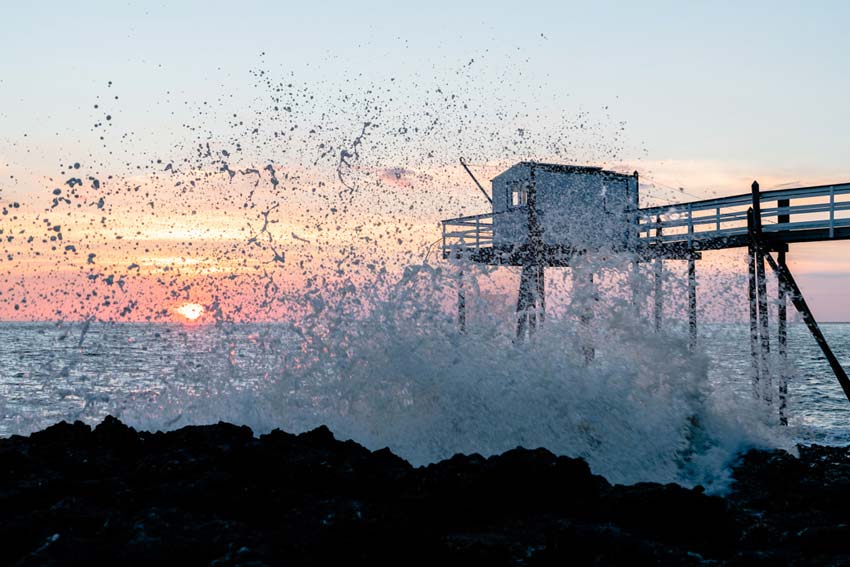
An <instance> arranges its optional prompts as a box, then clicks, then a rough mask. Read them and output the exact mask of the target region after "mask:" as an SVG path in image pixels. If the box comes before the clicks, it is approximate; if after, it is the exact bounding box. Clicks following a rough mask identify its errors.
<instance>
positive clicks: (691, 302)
mask: <svg viewBox="0 0 850 567" xmlns="http://www.w3.org/2000/svg"><path fill="white" fill-rule="evenodd" d="M688 348H690V350H691V351H693V350H696V348H697V265H696V254H695V253H694V216H693V211H692V210H691V206H690V205H688Z"/></svg>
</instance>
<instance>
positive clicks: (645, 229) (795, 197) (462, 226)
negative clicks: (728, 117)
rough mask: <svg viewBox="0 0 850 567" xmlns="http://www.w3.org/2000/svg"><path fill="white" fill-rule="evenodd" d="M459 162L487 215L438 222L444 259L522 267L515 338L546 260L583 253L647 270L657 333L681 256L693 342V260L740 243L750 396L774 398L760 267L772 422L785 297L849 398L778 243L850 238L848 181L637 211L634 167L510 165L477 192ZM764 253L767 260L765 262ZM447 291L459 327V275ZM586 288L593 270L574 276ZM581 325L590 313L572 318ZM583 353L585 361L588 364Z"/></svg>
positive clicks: (528, 316)
mask: <svg viewBox="0 0 850 567" xmlns="http://www.w3.org/2000/svg"><path fill="white" fill-rule="evenodd" d="M461 165H462V166H463V167H464V168H465V169H466V171H467V172H468V173H469V174H470V176H471V177H472V179H473V180H474V181H475V183H476V185H477V186H478V188H479V189H480V190H481V191H482V193H483V194H484V196H485V197H486V198H487V199H488V200H489V201H490V203H491V205H492V210H491V211H490V212H487V213H484V214H480V215H472V216H465V217H459V218H453V219H448V220H444V221H443V222H442V230H443V237H442V254H443V257H444V258H452V259H464V260H466V261H470V262H473V263H479V264H487V265H492V266H517V267H521V269H522V271H521V276H520V284H519V291H518V294H517V304H516V313H517V327H516V334H517V339H518V340H522V339H523V338H525V337H527V336H528V335H530V334H531V333H533V332H534V329H535V328H536V326H537V325H538V324H541V323H542V322H543V321H544V319H545V313H546V287H545V269H546V268H547V267H568V266H570V264H571V262H573V261H574V259H575V258H577V257H579V256H581V255H584V254H607V253H618V252H623V253H627V257H629V258H631V263H632V270H633V272H634V273H637V269H638V264H639V263H641V262H643V263H651V264H652V266H653V280H654V289H653V296H654V297H653V321H654V325H655V328H656V330H657V329H660V328H661V325H662V313H663V302H664V298H663V289H662V280H663V270H664V262H665V261H670V260H680V261H687V263H688V276H687V279H688V281H687V289H688V301H687V305H688V329H689V344H690V345H691V347H694V346H695V345H696V342H697V296H696V261H697V260H699V259H701V253H702V252H703V251H710V250H720V249H726V248H746V249H747V250H748V254H747V271H748V274H749V279H748V290H747V293H748V304H749V320H750V353H751V361H752V385H753V393H754V395H755V396H757V397H759V398H762V399H764V400H765V401H766V402H768V403H772V402H773V384H772V379H773V376H772V373H771V369H770V364H769V358H770V348H771V336H770V323H769V310H768V303H769V298H768V295H767V283H766V277H767V276H766V266H769V267H770V269H771V271H772V272H773V273H774V274H775V275H776V278H777V284H778V285H777V289H778V296H777V297H776V304H777V305H778V308H777V322H776V343H775V344H776V347H777V349H778V354H779V356H780V359H782V364H780V365H779V366H780V368H778V371H779V375H778V381H779V383H778V388H777V391H778V397H779V404H778V405H779V417H780V421H781V422H782V423H787V416H786V404H787V387H788V386H787V385H788V376H787V374H786V372H787V371H786V364H785V361H784V359H785V358H786V357H787V302H788V300H790V301H791V302H792V304H793V305H794V307H795V308H796V309H797V310H798V311H799V312H800V314H801V317H802V320H803V322H804V323H805V324H806V326H807V327H808V329H809V330H810V331H811V333H812V335H813V336H814V338H815V341H816V342H817V344H818V346H819V347H820V348H821V350H822V352H823V354H824V357H825V358H826V360H827V362H829V364H830V366H831V367H832V370H833V372H834V373H835V376H836V378H837V379H838V382H839V384H840V385H841V387H842V389H843V390H844V394H845V395H846V396H847V398H848V400H850V379H848V377H847V374H846V372H845V371H844V369H843V368H842V367H841V365H840V364H839V362H838V360H837V358H836V357H835V354H834V353H833V351H832V349H831V348H830V346H829V344H828V343H827V341H826V339H825V337H824V335H823V333H822V332H821V330H820V327H819V325H818V323H817V321H816V320H815V318H814V316H813V314H812V312H811V310H810V309H809V307H808V305H807V304H806V300H805V299H804V297H803V294H802V292H801V291H800V288H799V286H798V285H797V283H796V281H795V279H794V277H793V275H792V274H791V272H790V271H789V269H788V266H787V264H786V256H787V254H788V250H789V245H790V244H794V243H801V242H821V241H830V240H847V239H850V214H848V212H850V183H842V184H836V185H823V186H817V187H802V188H794V189H781V190H773V191H761V190H760V188H759V184H758V182H753V184H752V186H751V187H750V191H749V192H747V193H744V194H740V195H733V196H730V197H722V198H718V199H706V200H701V201H692V202H686V203H678V204H670V205H662V206H656V207H646V208H640V206H639V187H640V186H639V178H638V174H637V172H635V173H633V174H630V175H627V174H622V173H617V172H614V171H606V170H604V169H602V168H599V167H587V166H574V165H560V164H549V163H538V162H521V163H518V164H516V165H514V166H512V167H510V168H508V169H507V170H506V171H504V172H502V173H501V174H499V175H497V176H496V177H494V178H493V179H492V181H491V190H490V191H489V192H488V191H486V190H485V189H484V187H483V186H482V185H481V184H480V183H479V182H478V180H477V179H476V178H475V176H474V175H473V174H472V172H471V171H470V170H469V168H468V166H467V165H466V163H464V162H463V160H461ZM774 255H775V257H774ZM459 281H460V282H461V283H460V285H459V286H458V324H459V326H460V328H461V330H464V329H465V326H466V300H465V297H464V288H463V274H462V273H461V274H460V280H459ZM576 284H578V285H585V286H592V285H593V274H588V275H587V276H586V278H584V279H583V280H581V281H577V282H576ZM582 322H583V323H585V324H587V323H589V315H585V316H583V317H582ZM593 356H594V353H593V351H592V349H590V348H586V349H585V357H586V359H587V360H588V362H589V361H590V360H592V358H593Z"/></svg>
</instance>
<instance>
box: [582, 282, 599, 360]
mask: <svg viewBox="0 0 850 567" xmlns="http://www.w3.org/2000/svg"><path fill="white" fill-rule="evenodd" d="M587 291H588V293H587V294H586V305H585V306H584V310H583V311H582V314H581V317H579V321H580V323H581V326H582V328H583V329H584V331H583V333H582V334H583V336H584V337H587V339H589V338H590V322H591V321H592V320H593V307H594V304H595V303H596V288H595V286H594V283H593V273H591V274H590V275H589V276H588V278H587ZM581 350H582V353H583V354H584V363H585V364H590V363H591V362H593V359H594V358H596V349H594V348H593V346H591V343H590V341H589V340H586V341H585V344H584V345H583V346H582V347H581Z"/></svg>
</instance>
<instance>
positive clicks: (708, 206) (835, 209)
mask: <svg viewBox="0 0 850 567" xmlns="http://www.w3.org/2000/svg"><path fill="white" fill-rule="evenodd" d="M839 196H847V197H848V200H842V201H837V200H836V197H839ZM810 199H822V201H820V202H815V203H812V202H808V200H810ZM771 201H776V206H770V207H763V208H762V209H761V217H762V221H763V223H764V225H763V230H764V232H766V233H777V232H784V231H788V232H793V231H797V230H817V229H821V230H823V229H826V230H828V231H829V232H828V234H829V238H834V237H835V230H836V228H847V227H850V218H844V217H842V218H837V217H836V213H840V212H848V211H850V183H838V184H832V185H820V186H815V187H799V188H792V189H775V190H771V191H764V192H762V193H761V194H760V203H764V202H771ZM779 201H782V205H783V206H779V205H780V203H779ZM795 201H796V202H795ZM800 201H803V202H800ZM752 203H753V196H752V193H746V194H741V195H732V196H729V197H720V198H714V199H704V200H701V201H692V202H688V203H677V204H671V205H660V206H654V207H646V208H643V209H631V210H628V211H626V212H625V217H624V218H625V219H629V220H628V221H627V222H629V223H630V224H631V225H632V226H635V227H636V232H637V235H638V239H639V241H643V242H649V243H656V242H658V243H669V242H687V243H688V245H692V244H693V243H694V242H698V241H700V240H703V239H716V238H724V237H731V236H740V235H745V234H747V226H746V220H747V208H748V207H750V206H751V205H752ZM513 211H514V209H511V210H508V211H498V212H491V213H484V214H479V215H468V216H464V217H457V218H454V219H448V220H444V221H442V226H443V253H444V255H447V254H449V253H450V252H452V251H457V250H465V249H466V250H479V249H481V248H483V247H488V246H493V242H494V225H493V223H494V217H495V216H496V215H498V214H504V213H509V212H513ZM541 213H542V212H541ZM812 215H820V217H819V218H817V217H816V218H812ZM792 217H796V218H792ZM800 217H804V218H800ZM659 218H660V225H659V224H658V223H657V222H656V219H659ZM780 220H782V222H779V221H780ZM659 227H660V228H661V229H662V230H661V232H662V235H661V236H660V237H658V236H656V235H655V232H656V229H657V228H659Z"/></svg>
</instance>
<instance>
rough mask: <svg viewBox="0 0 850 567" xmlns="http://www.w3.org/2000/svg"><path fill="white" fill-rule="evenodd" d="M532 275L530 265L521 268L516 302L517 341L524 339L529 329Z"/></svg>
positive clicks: (531, 303)
mask: <svg viewBox="0 0 850 567" xmlns="http://www.w3.org/2000/svg"><path fill="white" fill-rule="evenodd" d="M533 289H534V274H533V268H532V266H530V265H525V266H523V267H522V274H520V278H519V294H518V295H517V302H516V314H517V322H516V338H517V340H520V341H521V340H523V339H525V336H526V334H527V333H528V328H529V317H528V315H529V310H530V309H531V307H532V305H533V303H534V298H533V295H534V291H533Z"/></svg>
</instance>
